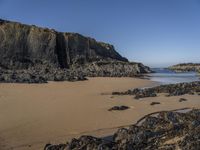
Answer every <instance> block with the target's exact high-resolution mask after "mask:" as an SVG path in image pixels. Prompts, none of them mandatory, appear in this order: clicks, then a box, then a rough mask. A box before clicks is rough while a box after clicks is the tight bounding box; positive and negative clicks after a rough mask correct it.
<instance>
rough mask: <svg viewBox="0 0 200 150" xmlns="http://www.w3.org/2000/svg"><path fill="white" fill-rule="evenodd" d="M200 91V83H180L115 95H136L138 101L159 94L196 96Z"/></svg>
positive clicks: (114, 93) (116, 93)
mask: <svg viewBox="0 0 200 150" xmlns="http://www.w3.org/2000/svg"><path fill="white" fill-rule="evenodd" d="M199 90H200V81H196V82H190V83H178V84H169V85H161V86H156V87H152V88H145V89H137V88H136V89H133V90H128V91H125V92H113V93H112V94H113V95H135V98H136V99H140V98H145V97H155V96H157V94H159V93H168V96H180V95H184V94H195V93H198V92H199Z"/></svg>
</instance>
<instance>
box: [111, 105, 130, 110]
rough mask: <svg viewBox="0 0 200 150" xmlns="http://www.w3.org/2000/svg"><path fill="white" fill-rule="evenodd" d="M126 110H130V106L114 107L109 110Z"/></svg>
mask: <svg viewBox="0 0 200 150" xmlns="http://www.w3.org/2000/svg"><path fill="white" fill-rule="evenodd" d="M126 109H129V107H128V106H114V107H112V108H110V109H108V111H115V110H126Z"/></svg>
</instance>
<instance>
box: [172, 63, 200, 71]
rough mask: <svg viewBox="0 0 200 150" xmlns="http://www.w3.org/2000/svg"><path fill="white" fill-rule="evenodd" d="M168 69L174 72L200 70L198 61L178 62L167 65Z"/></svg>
mask: <svg viewBox="0 0 200 150" xmlns="http://www.w3.org/2000/svg"><path fill="white" fill-rule="evenodd" d="M169 69H170V70H173V71H176V72H190V71H195V72H200V64H198V63H184V64H178V65H174V66H171V67H169Z"/></svg>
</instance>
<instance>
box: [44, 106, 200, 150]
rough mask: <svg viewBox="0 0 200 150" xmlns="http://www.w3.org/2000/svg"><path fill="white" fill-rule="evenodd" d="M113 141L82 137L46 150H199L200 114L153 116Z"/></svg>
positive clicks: (120, 133)
mask: <svg viewBox="0 0 200 150" xmlns="http://www.w3.org/2000/svg"><path fill="white" fill-rule="evenodd" d="M194 122H195V123H194ZM112 137H113V140H109V141H107V140H105V139H103V138H95V137H92V136H81V137H80V138H79V139H72V141H71V142H69V143H67V144H60V145H51V144H48V145H46V147H45V148H46V149H45V150H54V149H55V150H63V148H66V150H77V149H81V150H90V149H92V150H93V149H94V150H101V149H105V150H141V149H142V150H149V149H150V150H154V149H157V150H175V149H181V150H197V149H200V110H199V109H193V110H190V111H188V112H185V113H180V112H176V111H162V112H157V113H153V114H149V115H146V116H145V117H143V118H142V119H140V121H138V123H137V124H135V125H130V126H129V127H127V128H120V129H119V130H118V131H117V132H115V133H114V135H112ZM60 147H61V148H60ZM50 148H51V149H50ZM53 148H54V149H53Z"/></svg>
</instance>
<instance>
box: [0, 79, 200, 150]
mask: <svg viewBox="0 0 200 150" xmlns="http://www.w3.org/2000/svg"><path fill="white" fill-rule="evenodd" d="M154 84H156V83H155V82H152V81H149V80H144V79H136V78H89V80H87V81H78V82H67V81H66V82H49V83H47V84H4V83H1V84H0V122H1V123H0V147H1V149H3V150H4V149H5V150H9V149H16V150H18V149H19V150H35V149H43V148H44V145H45V144H46V143H49V142H50V143H53V144H54V143H62V142H66V141H67V140H70V139H71V138H73V137H78V136H80V135H83V134H89V135H94V136H99V137H101V136H108V135H110V134H111V133H113V132H114V131H116V130H117V128H118V127H121V126H126V125H130V124H133V123H135V122H136V121H137V120H138V119H140V118H141V117H143V116H144V115H146V114H149V113H152V112H155V111H160V110H173V109H178V108H184V107H198V108H199V107H200V103H199V97H198V96H197V95H184V96H174V97H165V96H164V94H162V95H159V96H158V97H155V98H144V99H141V100H136V99H134V98H133V96H112V95H111V92H113V91H124V90H127V89H131V88H136V87H146V86H152V85H154ZM182 97H184V98H187V99H188V101H185V102H179V99H180V98H182ZM151 102H160V103H161V104H160V105H155V106H151V105H150V103H151ZM116 105H126V106H129V107H130V109H128V110H125V111H118V112H110V111H108V109H109V108H111V107H113V106H116Z"/></svg>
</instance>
